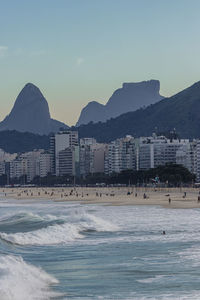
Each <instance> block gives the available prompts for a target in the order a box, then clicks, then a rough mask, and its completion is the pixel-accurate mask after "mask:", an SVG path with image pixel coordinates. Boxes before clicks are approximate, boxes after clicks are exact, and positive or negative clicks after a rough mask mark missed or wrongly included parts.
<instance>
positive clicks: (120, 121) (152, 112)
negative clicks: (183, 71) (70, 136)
mask: <svg viewBox="0 0 200 300" xmlns="http://www.w3.org/2000/svg"><path fill="white" fill-rule="evenodd" d="M174 128H175V129H176V131H177V132H178V134H179V135H180V136H181V137H183V138H199V137H200V81H199V82H197V83H195V84H193V85H192V86H190V87H189V88H187V89H185V90H183V91H181V92H180V93H178V94H176V95H174V96H172V97H170V98H165V99H163V100H161V101H159V102H158V103H155V104H152V105H150V106H148V107H147V108H141V109H139V110H137V111H135V112H129V113H126V114H123V115H121V116H119V117H117V118H114V119H111V120H108V121H107V122H105V123H101V122H99V123H97V124H93V123H92V122H91V123H89V124H88V125H81V126H80V127H79V128H78V131H79V136H80V137H94V138H96V139H97V141H99V142H109V141H112V140H114V139H116V138H120V137H123V136H125V135H127V134H130V135H133V136H135V137H139V136H148V135H151V134H152V132H155V131H157V132H166V131H170V130H172V129H174Z"/></svg>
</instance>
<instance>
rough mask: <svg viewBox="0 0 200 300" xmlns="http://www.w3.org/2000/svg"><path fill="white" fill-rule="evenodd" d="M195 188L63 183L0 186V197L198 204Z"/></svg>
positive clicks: (115, 203) (174, 205) (118, 203)
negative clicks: (58, 184)
mask: <svg viewBox="0 0 200 300" xmlns="http://www.w3.org/2000/svg"><path fill="white" fill-rule="evenodd" d="M199 197H200V194H199V189H197V188H155V189H154V188H144V187H142V188H138V187H137V188H135V187H92V188H90V187H76V188H71V187H67V188H66V187H65V188H62V187H61V188H57V187H56V188H44V187H43V188H42V187H39V188H38V187H31V188H21V187H20V188H0V198H1V199H2V200H5V199H8V200H9V199H13V200H33V201H34V202H37V200H52V201H54V202H78V203H81V204H100V205H109V206H123V205H154V206H155V205H157V206H162V207H165V208H200V200H198V199H200V198H199Z"/></svg>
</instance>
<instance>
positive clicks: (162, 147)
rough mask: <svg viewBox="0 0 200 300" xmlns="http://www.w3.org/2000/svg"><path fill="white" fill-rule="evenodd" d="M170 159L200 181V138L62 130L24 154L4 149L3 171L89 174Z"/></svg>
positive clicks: (28, 177) (12, 173)
mask: <svg viewBox="0 0 200 300" xmlns="http://www.w3.org/2000/svg"><path fill="white" fill-rule="evenodd" d="M166 163H177V164H181V165H183V166H185V167H186V168H187V169H188V170H189V171H190V172H192V173H194V174H195V175H196V178H197V181H200V140H193V141H192V142H191V141H189V140H188V139H168V138H166V137H165V136H157V135H156V134H153V135H152V136H150V137H140V138H133V137H132V136H126V137H124V138H120V139H117V140H115V141H112V142H111V143H108V144H105V143H97V142H96V140H95V139H94V138H83V139H80V140H79V138H78V132H76V131H61V132H58V133H56V134H54V135H53V136H51V138H50V149H49V151H48V152H47V151H44V150H42V149H40V150H35V151H31V152H27V153H21V154H8V153H5V152H4V151H3V150H0V175H2V174H7V175H8V177H9V178H10V179H13V178H23V177H24V178H25V177H26V181H27V182H31V181H32V180H33V178H34V177H36V176H39V177H45V176H47V175H48V174H49V173H51V174H53V175H56V176H64V175H69V176H83V177H85V176H87V175H88V174H94V173H105V174H108V175H110V174H112V173H113V172H115V173H119V172H121V171H123V170H127V169H131V170H148V169H150V168H156V167H158V166H160V165H165V164H166Z"/></svg>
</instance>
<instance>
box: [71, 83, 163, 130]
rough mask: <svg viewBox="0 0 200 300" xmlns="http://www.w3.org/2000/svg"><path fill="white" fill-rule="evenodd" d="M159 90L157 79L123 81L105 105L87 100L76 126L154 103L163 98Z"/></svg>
mask: <svg viewBox="0 0 200 300" xmlns="http://www.w3.org/2000/svg"><path fill="white" fill-rule="evenodd" d="M159 91H160V82H159V81H158V80H149V81H142V82H136V83H123V85H122V88H120V89H117V90H116V91H115V92H114V93H113V95H112V96H111V97H110V99H109V100H108V102H107V103H106V104H105V105H103V104H100V103H98V102H96V101H92V102H89V103H88V104H87V105H86V106H85V107H84V108H83V109H82V111H81V114H80V117H79V120H78V122H77V124H76V126H80V125H82V124H88V123H89V122H91V121H92V122H94V123H97V122H99V121H101V122H105V121H106V120H109V119H111V118H116V117H118V116H119V115H121V114H123V113H126V112H130V111H135V110H137V109H139V108H141V107H144V106H148V105H150V104H153V103H156V102H158V101H159V100H161V99H163V97H162V96H161V95H160V94H159Z"/></svg>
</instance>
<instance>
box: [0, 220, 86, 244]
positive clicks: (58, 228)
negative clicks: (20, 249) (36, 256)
mask: <svg viewBox="0 0 200 300" xmlns="http://www.w3.org/2000/svg"><path fill="white" fill-rule="evenodd" d="M79 231H80V227H79V226H77V225H73V224H67V223H66V224H63V225H53V226H48V227H47V228H42V229H39V230H35V231H30V232H18V233H10V234H7V233H0V237H1V239H3V240H5V241H7V242H11V243H13V244H18V245H55V244H66V243H69V242H72V241H74V240H75V239H79V238H82V237H83V236H82V235H81V234H80V233H79Z"/></svg>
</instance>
